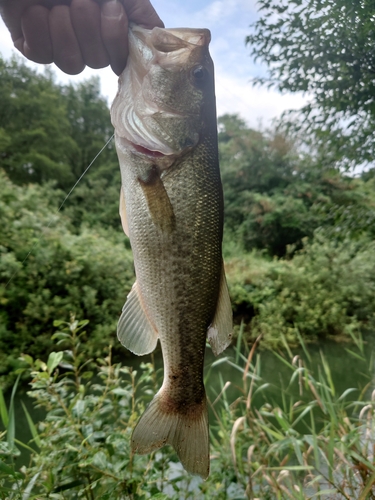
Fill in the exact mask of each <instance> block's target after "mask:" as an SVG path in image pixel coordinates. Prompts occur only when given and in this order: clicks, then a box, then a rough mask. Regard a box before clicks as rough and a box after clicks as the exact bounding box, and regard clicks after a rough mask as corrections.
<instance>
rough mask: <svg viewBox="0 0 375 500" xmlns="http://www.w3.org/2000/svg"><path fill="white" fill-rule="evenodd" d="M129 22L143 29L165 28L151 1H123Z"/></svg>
mask: <svg viewBox="0 0 375 500" xmlns="http://www.w3.org/2000/svg"><path fill="white" fill-rule="evenodd" d="M122 3H123V5H124V7H125V11H126V15H127V16H128V20H129V22H133V23H136V24H139V26H142V27H143V28H154V27H155V26H159V28H164V23H163V21H162V20H161V19H160V17H159V16H158V15H157V13H156V10H155V9H154V7H153V6H152V5H151V3H150V2H149V0H122Z"/></svg>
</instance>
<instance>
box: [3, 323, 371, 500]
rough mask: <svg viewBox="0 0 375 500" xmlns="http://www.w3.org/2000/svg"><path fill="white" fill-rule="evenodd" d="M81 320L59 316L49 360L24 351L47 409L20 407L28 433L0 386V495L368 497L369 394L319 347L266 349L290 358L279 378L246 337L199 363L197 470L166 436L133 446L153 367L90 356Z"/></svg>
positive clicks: (360, 351) (360, 360)
mask: <svg viewBox="0 0 375 500" xmlns="http://www.w3.org/2000/svg"><path fill="white" fill-rule="evenodd" d="M86 325H87V322H86V321H83V322H78V321H76V320H75V319H74V318H72V320H71V322H70V323H67V324H66V323H62V322H56V326H59V327H60V329H59V331H58V332H57V333H55V335H54V339H55V341H57V343H58V344H59V345H60V347H63V349H64V350H63V351H59V352H52V353H51V354H50V355H49V358H48V360H47V362H46V363H45V362H43V361H40V360H35V359H33V358H32V357H31V356H24V361H25V363H26V364H27V366H28V369H27V372H29V373H30V375H31V377H32V381H31V383H30V384H31V390H30V392H29V395H30V396H31V397H32V398H33V399H34V400H35V403H36V405H37V406H38V407H41V408H43V409H44V410H45V412H46V417H45V419H44V421H43V422H41V423H40V424H39V425H38V426H35V425H34V423H33V422H32V419H31V417H30V415H29V414H28V412H27V411H26V410H25V409H24V411H26V416H27V419H28V422H29V426H30V431H31V435H32V440H31V442H30V443H28V444H26V443H21V442H20V441H18V440H17V436H16V435H15V434H14V419H15V418H16V416H15V414H14V406H13V398H12V400H11V401H10V405H9V408H7V407H6V405H5V403H4V400H3V398H0V414H1V419H2V421H3V424H4V426H5V428H6V431H5V432H4V433H2V434H1V435H0V450H1V454H2V462H1V466H0V496H1V498H7V499H9V500H11V499H21V498H22V499H23V500H26V499H38V498H54V499H57V500H58V499H61V500H63V499H65V500H67V499H75V498H86V499H94V498H98V499H99V498H100V499H112V498H116V499H119V500H121V499H137V500H143V499H147V498H158V499H160V500H167V499H171V500H179V499H181V498H185V499H188V498H192V499H194V498H195V499H197V498H202V499H205V498H207V499H208V498H217V499H218V500H220V499H221V500H230V499H232V500H234V499H237V498H244V497H247V498H250V499H255V498H261V499H262V500H266V499H270V500H271V499H276V498H277V499H295V500H302V499H307V498H321V499H328V498H342V499H348V500H349V499H353V498H357V499H361V500H365V499H371V498H375V491H374V489H373V484H374V481H375V466H374V464H373V463H372V459H371V458H370V456H371V453H372V451H371V450H372V444H373V428H374V427H373V426H374V404H373V401H371V400H370V399H369V398H370V394H369V391H368V385H367V386H365V387H363V388H358V387H350V388H348V389H346V390H345V391H344V392H343V393H339V392H338V391H337V388H336V387H335V385H334V383H333V381H332V374H331V371H330V367H329V366H328V364H327V361H326V359H325V357H324V356H323V354H321V355H320V360H319V361H318V363H315V362H314V361H312V359H311V358H310V354H309V352H308V350H307V349H306V348H305V355H304V356H303V357H301V356H295V357H293V355H292V354H291V353H290V355H288V354H286V355H285V356H282V355H280V354H278V353H277V352H275V356H277V357H278V358H279V359H280V360H281V361H282V363H284V364H285V366H286V367H287V369H288V370H289V379H288V380H287V381H286V385H282V381H281V382H280V383H281V385H279V386H276V387H275V386H273V387H272V384H270V383H269V382H268V381H267V380H265V379H264V378H263V376H262V363H261V359H262V357H261V355H259V354H256V351H255V349H251V350H250V351H249V350H248V348H247V347H246V346H245V350H244V354H245V355H243V354H242V353H241V352H240V350H239V349H238V348H237V350H236V352H235V357H233V358H232V357H231V355H230V353H228V356H227V357H226V358H223V359H220V360H218V361H215V362H214V363H212V365H211V366H210V367H209V368H208V370H207V375H206V386H207V388H208V398H209V401H210V407H211V410H212V418H211V443H212V445H211V474H210V476H209V478H208V479H207V481H202V480H201V479H200V478H197V477H194V478H193V477H192V476H190V475H189V474H187V473H186V472H185V471H184V470H183V469H182V467H181V466H180V465H179V464H178V459H177V456H176V454H175V453H174V451H173V450H172V448H170V447H164V448H163V449H162V450H160V451H158V452H156V453H152V454H151V455H147V456H139V455H132V454H131V452H130V444H129V442H130V435H131V432H132V429H133V428H134V426H135V423H136V421H137V419H138V417H139V415H140V413H142V412H143V410H144V406H145V402H146V401H147V400H149V399H150V398H151V397H152V394H153V393H154V392H155V390H156V388H157V387H158V383H157V378H158V373H157V372H155V367H154V365H153V364H152V363H151V364H150V363H149V364H141V365H140V368H139V370H137V371H135V370H132V369H130V368H127V367H126V366H123V365H121V364H113V363H112V359H111V352H109V354H108V356H107V357H105V358H104V359H98V360H96V361H95V363H93V362H92V360H87V357H86V355H85V351H83V350H82V345H83V342H84V337H85V331H84V328H85V327H86ZM355 340H356V346H355V347H354V348H353V350H352V351H351V355H352V356H353V359H354V360H355V361H356V363H357V364H358V366H360V367H361V368H362V369H364V370H366V371H367V370H369V369H371V366H372V364H373V362H374V359H373V358H371V360H370V361H368V360H366V357H365V355H364V344H363V341H362V339H361V337H360V336H359V337H357V338H355ZM238 345H239V346H240V345H241V336H240V337H239V342H238ZM315 361H316V360H315ZM367 363H369V364H368V365H367ZM88 364H90V365H91V366H90V368H89V369H88ZM223 364H229V365H231V366H234V367H235V368H236V369H237V370H238V371H239V374H240V377H241V384H240V386H237V387H235V386H234V385H233V386H232V387H231V390H229V387H230V386H231V382H230V381H224V380H223V379H222V378H220V377H221V376H220V370H221V369H222V367H223ZM317 365H318V366H317ZM217 369H218V370H219V375H218V373H217V371H216V370H217ZM218 376H219V380H220V385H219V386H217V384H216V388H215V384H212V381H214V380H215V379H217V378H218ZM276 392H279V393H280V392H281V393H282V402H281V404H277V403H275V401H274V396H273V394H275V393H276ZM260 396H261V397H262V403H261V404H260V405H259V404H258V405H257V404H256V401H257V398H258V399H259V397H260ZM353 398H354V400H353ZM25 447H26V448H27V449H28V450H29V451H30V450H31V457H30V463H29V465H28V466H27V467H26V466H24V467H23V468H22V469H21V470H20V471H18V470H17V468H16V463H17V457H18V456H19V454H20V449H21V448H25ZM333 495H335V496H333ZM336 495H339V496H336Z"/></svg>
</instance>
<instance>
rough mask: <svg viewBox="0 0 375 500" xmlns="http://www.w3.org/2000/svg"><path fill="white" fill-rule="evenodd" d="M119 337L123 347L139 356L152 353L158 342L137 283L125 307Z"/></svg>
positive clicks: (118, 329) (118, 326)
mask: <svg viewBox="0 0 375 500" xmlns="http://www.w3.org/2000/svg"><path fill="white" fill-rule="evenodd" d="M117 337H118V339H119V341H120V342H121V344H122V345H124V346H125V347H126V348H127V349H129V351H131V352H133V353H134V354H137V355H138V356H143V355H144V354H149V353H150V352H152V351H153V350H154V349H155V347H156V344H157V342H158V333H157V331H156V328H155V327H154V325H153V324H152V323H151V321H150V319H149V318H148V317H147V313H146V311H145V309H144V307H143V305H142V297H141V294H140V292H139V289H138V286H137V283H134V285H133V287H132V289H131V291H130V293H129V295H128V298H127V300H126V302H125V305H124V307H123V310H122V314H121V316H120V319H119V322H118V325H117Z"/></svg>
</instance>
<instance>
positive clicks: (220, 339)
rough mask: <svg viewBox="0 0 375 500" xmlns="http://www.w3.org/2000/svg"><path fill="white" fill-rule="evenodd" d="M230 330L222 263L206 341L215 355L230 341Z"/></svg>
mask: <svg viewBox="0 0 375 500" xmlns="http://www.w3.org/2000/svg"><path fill="white" fill-rule="evenodd" d="M232 332H233V312H232V305H231V303H230V297H229V291H228V285H227V280H226V278H225V272H224V263H223V264H222V268H221V277H220V290H219V298H218V301H217V306H216V312H215V316H214V319H213V320H212V323H211V325H210V326H209V328H208V330H207V338H208V342H209V343H210V345H211V348H212V351H213V353H214V354H215V356H218V355H219V354H220V353H221V352H223V351H224V350H225V349H226V348H227V347H228V345H229V344H230V343H231V341H232Z"/></svg>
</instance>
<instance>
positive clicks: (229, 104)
mask: <svg viewBox="0 0 375 500" xmlns="http://www.w3.org/2000/svg"><path fill="white" fill-rule="evenodd" d="M152 3H153V5H154V7H155V9H156V11H157V12H158V14H159V16H160V17H161V19H162V20H163V21H164V24H165V26H166V27H167V28H178V27H191V28H208V29H210V30H211V35H212V41H211V45H210V52H211V56H212V59H213V61H214V64H215V81H216V100H217V112H218V116H220V115H222V114H224V113H231V114H233V113H237V114H239V115H240V117H241V118H243V119H244V120H245V121H246V122H247V124H248V125H249V126H251V127H256V128H257V127H259V126H261V127H267V126H268V125H270V123H271V120H272V119H273V118H276V117H279V116H280V115H281V113H282V112H283V111H284V110H287V109H298V108H300V107H301V106H302V105H303V104H304V103H305V102H306V97H303V96H302V95H295V94H284V95H281V94H280V93H278V92H277V91H275V90H267V89H266V88H263V87H253V86H252V84H251V83H250V80H251V79H252V78H254V77H256V76H259V75H264V74H265V68H264V67H263V66H261V65H260V64H254V62H253V60H252V59H251V58H250V55H249V54H250V48H249V47H246V46H245V38H246V35H248V34H249V32H250V27H249V26H250V24H251V23H253V22H254V21H255V20H256V19H257V8H256V0H154V1H153V2H152ZM14 52H16V51H15V50H13V45H12V41H11V38H10V35H9V32H8V30H7V28H6V27H5V25H4V24H3V23H2V21H1V20H0V53H1V55H2V56H3V57H5V58H8V57H10V56H11V55H12V53H14ZM28 64H30V66H33V67H35V68H37V69H38V70H40V71H43V65H38V64H33V63H31V62H30V63H28ZM52 66H53V69H54V71H55V73H56V76H57V79H58V81H60V82H62V83H68V82H78V81H82V80H84V79H87V78H88V77H90V76H92V75H99V76H100V79H101V89H102V94H103V95H104V96H105V97H106V98H107V100H108V103H109V104H110V103H111V102H112V100H113V99H114V97H115V94H116V91H117V77H116V75H114V73H112V71H111V70H110V69H109V68H105V69H101V70H92V69H90V68H86V69H85V70H84V71H83V72H82V73H81V74H80V75H76V76H69V75H65V74H64V73H63V72H62V71H60V70H59V69H58V68H57V67H56V66H54V65H52Z"/></svg>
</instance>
